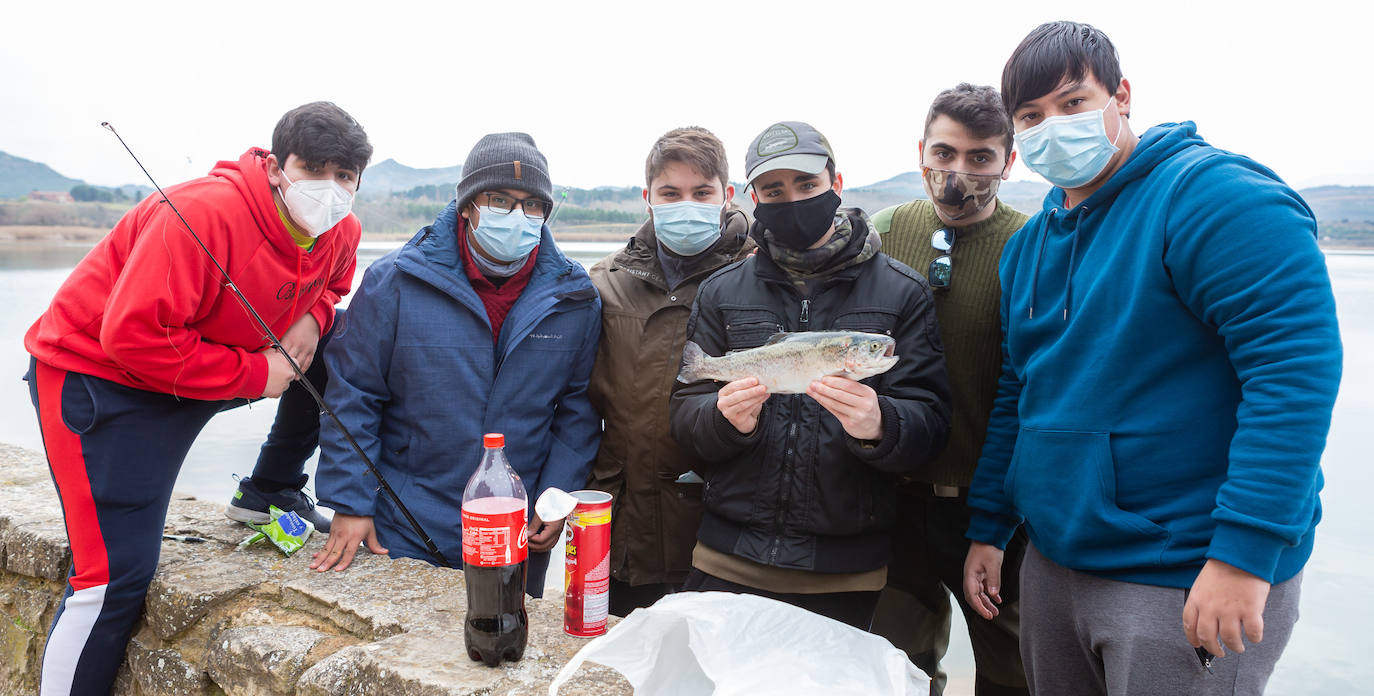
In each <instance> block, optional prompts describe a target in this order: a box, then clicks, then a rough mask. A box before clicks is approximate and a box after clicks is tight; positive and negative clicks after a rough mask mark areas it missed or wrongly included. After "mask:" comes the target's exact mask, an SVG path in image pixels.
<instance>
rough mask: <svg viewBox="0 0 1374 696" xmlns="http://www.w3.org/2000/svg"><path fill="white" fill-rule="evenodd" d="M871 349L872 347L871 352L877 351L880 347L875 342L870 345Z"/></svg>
mask: <svg viewBox="0 0 1374 696" xmlns="http://www.w3.org/2000/svg"><path fill="white" fill-rule="evenodd" d="M872 347H873V350H878V348H880V347H881V346H879V345H878V343H877V342H876V341H875V342H874V343H873V344H872Z"/></svg>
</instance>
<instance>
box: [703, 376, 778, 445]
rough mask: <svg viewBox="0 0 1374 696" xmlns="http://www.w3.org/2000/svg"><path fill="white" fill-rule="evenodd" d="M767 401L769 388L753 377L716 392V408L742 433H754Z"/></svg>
mask: <svg viewBox="0 0 1374 696" xmlns="http://www.w3.org/2000/svg"><path fill="white" fill-rule="evenodd" d="M767 400H768V388H767V387H764V386H763V385H760V384H759V381H758V380H757V379H755V378H753V377H746V378H744V379H740V380H735V381H734V382H730V383H729V384H726V385H725V386H723V387H721V388H720V391H718V392H716V408H717V409H719V410H720V413H721V415H722V416H725V419H726V420H728V421H730V424H731V425H733V426H734V427H735V429H736V430H738V431H740V432H741V433H751V432H753V431H754V428H755V427H756V426H757V425H758V416H759V412H760V411H762V410H763V402H765V401H767Z"/></svg>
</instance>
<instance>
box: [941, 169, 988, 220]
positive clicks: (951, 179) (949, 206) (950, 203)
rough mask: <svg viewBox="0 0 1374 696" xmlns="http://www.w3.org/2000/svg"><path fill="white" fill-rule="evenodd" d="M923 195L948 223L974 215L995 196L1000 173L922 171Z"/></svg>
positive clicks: (944, 170)
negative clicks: (924, 194) (924, 189)
mask: <svg viewBox="0 0 1374 696" xmlns="http://www.w3.org/2000/svg"><path fill="white" fill-rule="evenodd" d="M921 177H922V178H923V179H925V184H926V195H928V196H930V202H932V203H934V204H935V207H936V208H939V210H940V212H941V213H943V214H944V216H945V218H946V219H949V220H962V219H964V218H966V217H968V216H970V215H974V214H977V213H978V212H979V211H981V210H982V209H984V208H986V207H988V204H989V203H991V202H992V200H993V199H994V198H996V197H997V187H998V186H1000V185H1001V183H1002V175H1001V174H969V173H967V172H954V171H950V170H948V169H931V168H930V167H922V168H921Z"/></svg>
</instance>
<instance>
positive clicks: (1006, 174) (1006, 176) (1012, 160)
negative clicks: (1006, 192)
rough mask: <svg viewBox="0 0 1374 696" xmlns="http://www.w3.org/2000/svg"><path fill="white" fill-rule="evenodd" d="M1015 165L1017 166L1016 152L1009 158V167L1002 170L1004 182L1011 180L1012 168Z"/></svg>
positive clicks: (1013, 151) (1012, 152)
mask: <svg viewBox="0 0 1374 696" xmlns="http://www.w3.org/2000/svg"><path fill="white" fill-rule="evenodd" d="M1013 164H1016V151H1015V150H1012V151H1011V155H1010V156H1008V157H1007V166H1005V167H1003V168H1002V181H1006V180H1008V179H1010V178H1011V166H1012V165H1013Z"/></svg>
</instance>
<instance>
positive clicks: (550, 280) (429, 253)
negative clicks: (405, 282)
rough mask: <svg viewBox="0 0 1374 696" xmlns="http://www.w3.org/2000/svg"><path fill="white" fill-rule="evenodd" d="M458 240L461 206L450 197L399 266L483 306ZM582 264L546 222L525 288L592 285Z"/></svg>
mask: <svg viewBox="0 0 1374 696" xmlns="http://www.w3.org/2000/svg"><path fill="white" fill-rule="evenodd" d="M458 244H459V240H458V208H457V205H456V204H455V202H453V201H450V202H449V204H448V207H446V208H444V210H443V212H441V213H439V217H438V218H436V219H435V220H434V224H432V225H430V226H428V227H426V228H424V229H422V230H420V232H419V234H417V235H415V237H414V238H413V239H411V240H410V242H408V243H406V245H405V247H404V248H403V249H402V250H401V253H400V255H399V256H398V257H397V258H396V266H397V268H399V269H401V270H403V271H405V272H407V273H409V274H410V275H413V276H415V277H416V278H418V279H420V280H423V281H425V282H427V283H429V284H430V285H433V286H434V287H435V288H438V289H439V290H441V291H443V292H445V293H447V294H449V295H451V296H453V297H454V298H455V299H457V300H459V301H462V302H464V303H466V304H469V305H470V306H473V307H476V308H480V307H481V301H480V300H479V299H478V297H477V291H475V290H473V289H472V283H471V282H470V281H469V280H468V278H467V274H466V273H465V272H464V269H463V258H462V252H461V251H460V250H459V248H458ZM580 268H581V267H580V265H579V264H578V263H577V262H575V261H572V260H571V259H569V258H568V257H566V256H564V255H563V251H562V250H561V249H559V248H558V245H557V244H555V243H554V241H553V235H552V234H551V233H550V232H549V228H548V226H547V225H545V226H544V227H543V228H542V229H541V230H540V231H539V253H538V254H536V255H535V258H534V271H533V273H532V274H531V276H530V282H529V285H527V286H526V287H525V290H524V292H525V293H531V292H541V291H542V292H549V293H551V294H556V295H565V294H568V293H576V291H578V290H582V289H583V288H591V281H590V280H589V279H588V278H587V274H586V273H585V272H582V273H578V272H577V271H579V270H580ZM522 294H523V293H522ZM474 311H475V310H474ZM483 312H485V310H483Z"/></svg>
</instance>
